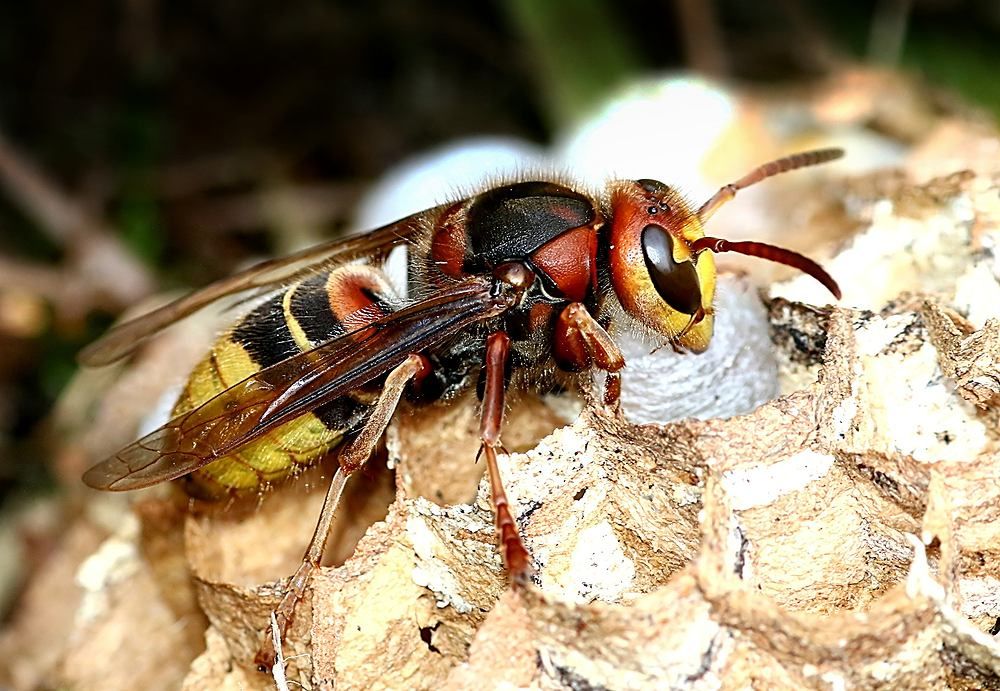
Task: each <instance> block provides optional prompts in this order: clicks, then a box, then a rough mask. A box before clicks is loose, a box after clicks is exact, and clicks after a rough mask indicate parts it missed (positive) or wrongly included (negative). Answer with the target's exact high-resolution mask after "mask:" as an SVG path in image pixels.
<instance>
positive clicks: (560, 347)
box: [554, 302, 625, 412]
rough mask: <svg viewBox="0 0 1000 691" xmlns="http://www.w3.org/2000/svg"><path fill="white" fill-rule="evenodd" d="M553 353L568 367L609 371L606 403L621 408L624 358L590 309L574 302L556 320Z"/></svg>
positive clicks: (605, 396) (580, 369)
mask: <svg viewBox="0 0 1000 691" xmlns="http://www.w3.org/2000/svg"><path fill="white" fill-rule="evenodd" d="M554 352H555V356H556V359H557V360H558V361H559V364H560V365H562V366H563V367H565V368H566V369H569V370H573V371H578V372H580V371H583V370H586V369H590V368H591V367H596V368H597V369H599V370H602V371H604V372H607V373H608V379H607V382H606V383H605V385H604V404H605V405H606V406H608V407H609V408H611V409H613V410H614V411H615V412H618V411H619V397H620V396H621V390H622V386H621V375H620V374H619V372H620V371H621V369H622V367H624V366H625V358H624V357H623V356H622V352H621V351H620V350H619V349H618V345H617V344H616V343H615V341H614V339H613V338H611V335H610V334H609V333H608V332H607V331H605V330H604V327H603V326H601V325H600V324H598V323H597V320H596V319H594V318H593V317H592V316H591V315H590V312H588V311H587V308H586V307H585V306H584V305H583V304H581V303H579V302H574V303H571V304H569V305H567V306H566V308H565V309H564V310H563V311H562V313H561V314H560V315H559V319H558V320H557V321H556V330H555V344H554Z"/></svg>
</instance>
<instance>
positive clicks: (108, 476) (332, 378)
mask: <svg viewBox="0 0 1000 691" xmlns="http://www.w3.org/2000/svg"><path fill="white" fill-rule="evenodd" d="M511 305H512V299H511V298H510V297H509V296H507V295H500V296H496V295H493V294H491V290H490V283H489V281H487V280H485V279H478V278H477V279H470V280H468V281H464V282H462V283H457V284H455V285H454V286H453V287H451V288H448V289H445V290H442V291H440V292H438V293H436V294H435V295H433V296H431V297H429V298H427V299H425V300H421V301H419V302H416V303H414V304H413V305H410V306H408V307H405V308H403V309H401V310H399V311H397V312H393V313H392V314H389V315H387V316H385V317H383V318H381V319H379V320H377V321H374V322H372V323H371V324H369V325H367V326H365V327H363V328H361V329H359V330H358V331H355V332H353V333H352V334H348V335H347V336H343V337H340V338H337V339H334V340H331V341H328V342H326V343H324V344H322V345H320V346H317V347H316V348H314V349H312V350H309V351H306V352H303V353H301V354H299V355H296V356H294V357H291V358H288V359H287V360H284V361H282V362H280V363H278V364H276V365H274V366H272V367H268V368H266V369H263V370H261V371H260V372H258V373H256V374H254V375H252V376H250V377H247V378H246V379H244V380H243V381H241V382H240V383H239V384H236V385H235V386H233V387H231V388H229V389H227V390H225V391H223V392H222V393H220V394H219V395H217V396H216V397H214V398H212V399H211V400H209V401H207V402H206V403H204V404H203V405H201V406H199V407H198V408H195V409H194V410H191V411H190V412H187V413H184V414H182V415H179V416H177V417H175V418H174V419H173V420H171V421H170V422H168V423H167V424H165V425H164V426H163V427H161V428H159V429H158V430H156V431H155V432H152V433H151V434H148V435H146V436H145V437H143V438H142V439H140V440H139V441H137V442H135V443H133V444H131V445H129V446H127V447H125V448H124V449H122V450H121V451H120V452H118V453H117V454H116V455H114V456H112V457H111V458H108V459H106V460H104V461H102V462H101V463H99V464H97V465H96V466H94V467H93V468H91V469H90V470H88V471H87V472H86V473H85V474H84V476H83V480H84V482H85V483H86V484H87V485H89V486H91V487H93V488H95V489H104V490H116V491H118V490H131V489H139V488H141V487H148V486H150V485H155V484H157V483H159V482H163V481H166V480H172V479H174V478H178V477H181V476H182V475H186V474H188V473H190V472H192V471H194V470H197V469H198V468H200V467H202V466H204V465H206V464H208V463H211V462H212V461H215V460H217V459H219V458H221V457H223V456H226V455H228V454H230V453H232V452H234V451H236V450H238V449H239V448H240V447H242V446H244V445H246V444H248V443H250V442H252V441H254V440H256V439H259V438H260V437H261V436H262V435H264V434H266V433H267V432H269V431H270V430H273V429H274V428H276V427H278V426H279V425H281V424H283V423H285V422H288V421H289V420H292V419H294V418H296V417H299V416H300V415H302V414H304V413H306V412H309V411H311V410H314V409H315V408H316V407H318V406H320V405H323V404H324V403H327V402H329V401H331V400H333V399H335V398H337V397H339V396H343V395H345V394H347V393H348V392H350V391H352V390H354V389H356V388H358V387H359V386H361V385H363V384H365V383H367V382H369V381H371V380H372V379H375V378H376V377H378V376H380V375H382V374H385V373H386V372H388V371H389V370H391V369H392V368H394V367H395V366H397V365H398V364H399V363H401V362H402V361H403V360H404V359H405V358H406V356H407V355H409V354H410V353H417V352H420V351H422V350H425V349H427V348H431V347H433V346H435V345H437V344H439V343H441V342H443V341H445V340H446V339H448V338H450V337H452V336H454V335H455V334H456V333H458V332H459V331H461V330H462V329H464V328H466V327H468V326H470V325H472V324H475V323H477V322H480V321H482V320H484V319H488V318H489V317H492V316H496V315H498V314H501V313H503V312H504V311H505V310H507V309H509V307H510V306H511Z"/></svg>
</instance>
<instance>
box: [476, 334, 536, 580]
mask: <svg viewBox="0 0 1000 691" xmlns="http://www.w3.org/2000/svg"><path fill="white" fill-rule="evenodd" d="M509 354H510V337H508V336H507V334H505V333H504V332H503V331H496V332H494V333H492V334H490V336H489V338H488V339H487V340H486V387H485V390H484V392H483V409H482V417H481V419H480V424H479V438H480V439H481V440H482V442H483V445H482V450H481V453H482V454H483V455H484V456H486V469H487V470H488V471H489V475H490V492H491V494H492V495H493V509H494V511H495V512H496V528H497V536H498V538H499V541H500V554H501V556H502V557H503V563H504V566H506V567H507V573H508V574H510V580H511V582H512V583H520V584H524V583H527V582H528V579H529V578H530V576H531V557H530V556H529V555H528V550H527V549H525V547H524V543H523V542H522V541H521V536H520V535H519V534H518V532H517V524H516V523H514V517H513V515H511V512H510V502H509V501H508V500H507V493H506V492H505V491H504V488H503V481H502V479H501V477H500V466H499V465H498V464H497V449H498V448H500V449H502V447H501V445H500V427H501V425H502V423H503V410H504V393H505V389H506V383H505V382H504V370H505V369H506V367H507V357H508V355H509Z"/></svg>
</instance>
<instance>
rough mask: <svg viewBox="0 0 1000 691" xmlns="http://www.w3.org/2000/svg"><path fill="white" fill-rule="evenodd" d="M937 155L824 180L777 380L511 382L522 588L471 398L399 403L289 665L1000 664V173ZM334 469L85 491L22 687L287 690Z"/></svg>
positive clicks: (788, 679)
mask: <svg viewBox="0 0 1000 691" xmlns="http://www.w3.org/2000/svg"><path fill="white" fill-rule="evenodd" d="M992 141H993V140H985V139H984V140H975V141H972V142H969V141H965V142H964V143H963V146H967V147H970V148H975V147H980V148H982V147H987V148H988V147H989V146H994V149H993V151H994V152H995V150H996V149H995V145H994V144H992V143H990V142H992ZM973 158H974V157H971V156H970V160H971V159H973ZM915 160H919V159H915ZM984 160H987V161H989V160H995V155H994V156H993V157H991V156H985V158H984ZM939 172H940V173H943V174H946V175H944V176H943V177H937V178H934V179H930V180H928V178H927V177H924V178H922V179H919V180H913V179H909V178H906V177H904V176H901V175H896V174H888V173H887V174H880V175H873V176H869V177H866V178H853V179H848V180H847V181H846V182H844V183H843V185H841V186H839V187H837V188H836V189H832V190H828V191H826V192H825V193H824V194H826V195H827V196H828V197H829V199H831V200H837V201H838V204H839V203H842V205H843V206H842V208H841V207H838V209H839V210H838V211H836V212H830V213H828V214H827V215H826V217H825V219H826V220H825V221H824V222H825V223H826V224H828V225H829V226H830V227H836V228H839V229H840V230H838V231H837V232H835V233H834V232H831V234H830V242H829V243H828V244H827V246H828V247H829V255H828V257H827V258H826V259H828V262H827V265H828V266H830V267H831V268H832V273H833V274H834V275H835V276H836V277H837V278H838V279H839V280H840V282H841V285H842V286H843V287H844V289H845V299H844V301H843V303H842V305H840V306H837V307H833V308H824V309H816V308H813V307H810V306H807V305H806V304H803V303H802V302H799V300H803V301H812V300H813V299H814V296H813V294H812V293H810V292H809V291H810V290H811V287H810V286H808V285H807V282H805V281H798V280H795V281H792V282H789V283H785V284H776V285H774V286H773V287H772V288H771V290H770V297H769V299H768V300H767V301H766V303H765V306H764V308H763V309H765V310H766V315H767V325H766V328H767V329H768V330H769V337H770V340H771V342H772V344H773V353H774V356H775V357H776V362H777V364H776V368H777V381H776V386H777V387H778V389H779V390H780V392H781V395H780V396H778V397H777V398H775V399H773V400H771V401H769V402H766V403H764V404H763V405H761V406H760V407H758V408H757V409H756V410H754V411H753V412H750V413H747V414H742V415H737V416H735V417H730V418H728V419H723V418H709V419H705V420H697V421H696V420H692V419H686V420H680V421H675V422H671V423H668V424H662V425H645V426H636V425H633V424H631V423H629V422H627V421H625V420H621V419H617V418H615V417H612V416H608V415H606V414H604V413H601V412H599V411H597V410H595V409H593V408H591V407H586V406H585V409H584V412H583V413H582V414H581V415H580V416H579V418H577V419H576V421H575V422H573V423H572V424H569V425H568V426H562V424H563V423H561V422H560V420H559V418H558V417H557V416H556V415H555V414H554V413H553V412H551V410H550V409H549V408H548V407H546V406H545V405H544V404H543V403H542V402H539V401H536V400H533V399H524V398H522V399H520V400H515V401H514V402H513V404H512V407H511V410H510V411H509V415H508V421H507V429H508V430H509V431H508V432H506V433H505V442H506V443H507V445H508V446H509V447H510V448H512V449H514V450H520V451H522V452H520V453H514V454H513V455H511V456H509V457H507V458H505V459H503V460H502V470H503V473H504V476H505V482H506V483H507V490H508V494H509V495H510V497H511V499H512V501H513V503H514V510H515V511H514V513H515V515H516V517H517V521H518V525H519V528H520V530H521V532H522V534H523V535H524V536H525V539H526V542H527V546H528V548H529V550H530V551H531V553H532V555H533V557H534V559H535V562H536V566H537V580H536V584H535V585H534V586H532V587H529V588H527V589H523V590H519V591H512V590H511V589H510V588H508V586H507V584H506V580H505V576H504V573H503V570H502V568H501V565H500V560H499V556H498V553H497V550H496V547H495V540H494V534H493V520H492V514H491V511H490V508H489V499H488V491H487V487H486V485H485V484H484V483H481V482H480V476H481V471H482V468H481V466H480V467H476V466H475V465H474V464H473V463H472V459H473V458H475V453H476V447H477V442H476V440H475V434H474V430H475V428H476V424H477V421H476V417H475V415H476V410H475V405H474V404H473V402H471V401H467V402H464V403H463V402H457V403H456V404H455V405H454V406H451V407H448V408H434V409H431V410H427V411H423V412H420V413H418V414H415V415H412V416H407V417H402V418H400V419H399V420H397V421H396V422H395V423H394V426H393V427H392V428H391V430H390V434H389V439H388V446H389V456H390V459H392V460H393V461H394V464H395V474H394V475H390V474H389V473H387V472H375V471H374V470H373V471H372V472H371V473H369V474H367V475H366V476H365V477H364V478H362V479H361V480H360V481H359V482H357V483H355V484H356V486H355V487H354V491H353V493H352V494H351V495H350V496H349V497H348V499H347V500H346V508H347V510H346V511H343V512H342V517H343V516H344V515H346V516H347V518H346V519H343V518H342V519H341V520H342V523H343V524H342V525H341V526H339V528H338V538H337V544H336V545H334V549H333V551H334V552H335V555H334V558H335V560H337V561H338V562H341V561H342V562H343V564H342V565H341V566H337V567H328V568H324V569H323V570H322V571H321V572H320V573H319V574H318V575H317V576H316V577H315V578H314V580H313V583H312V589H311V596H310V597H308V598H307V601H306V603H305V605H304V606H303V607H302V608H301V609H300V614H299V617H298V619H297V621H296V623H295V625H294V626H293V628H292V630H291V631H290V632H289V635H288V636H287V637H286V640H285V641H284V658H285V663H286V665H287V667H286V671H285V676H286V677H287V683H289V684H292V682H297V683H300V684H302V685H303V686H304V687H305V688H316V689H332V688H334V687H335V688H337V689H368V688H427V689H431V688H433V689H465V688H490V687H499V686H505V687H508V688H514V687H517V688H520V687H527V688H540V689H604V688H607V689H662V688H690V689H719V688H723V689H743V688H768V689H800V688H815V689H844V688H850V689H870V688H892V689H907V688H912V689H937V688H940V689H946V688H960V689H989V688H1000V638H997V637H996V633H997V630H998V629H1000V453H998V437H1000V260H998V258H997V257H998V254H997V252H998V247H1000V179H998V178H997V177H994V176H992V174H991V172H989V171H986V172H983V171H980V172H978V173H959V174H951V173H952V172H953V170H951V169H949V170H943V171H939ZM818 222H819V221H817V223H818ZM848 227H850V228H853V229H854V230H853V232H852V233H845V232H843V229H844V228H848ZM686 357H693V356H686ZM770 366H771V367H772V368H773V367H774V366H775V365H774V363H773V362H772V363H771V365H770ZM676 376H681V375H680V374H678V375H676ZM661 385H662V386H669V385H670V382H661ZM714 385H715V386H718V387H720V389H724V388H725V387H726V386H727V383H726V381H725V380H719V381H716V383H715V384H714ZM539 438H540V439H541V440H540V441H537V440H538V439H539ZM536 441H537V443H536ZM305 484H309V485H311V486H312V488H313V491H306V488H305V486H304V485H305ZM477 488H478V489H477ZM322 490H323V487H322V482H321V481H320V478H319V477H313V478H311V479H310V480H307V481H306V483H299V484H298V485H297V486H296V487H292V488H289V489H288V490H284V491H278V492H276V493H274V494H273V495H272V496H269V497H267V498H266V499H265V500H264V501H263V502H262V503H261V505H260V507H259V510H255V509H256V507H243V508H242V509H241V507H231V510H229V511H226V512H221V513H215V514H212V513H208V514H192V515H187V514H186V512H185V511H176V510H175V509H174V508H173V505H172V504H171V503H170V502H168V501H166V500H163V499H157V498H146V499H144V500H143V501H142V502H141V503H140V505H139V510H138V517H139V520H138V521H135V520H132V521H131V522H126V523H122V522H121V521H120V520H119V521H118V523H117V528H116V533H115V534H114V535H111V536H110V537H107V538H106V539H104V536H106V535H107V532H106V531H105V529H101V528H100V527H99V526H100V525H101V521H100V519H99V517H98V518H95V516H97V515H98V513H99V512H98V511H97V510H96V509H95V510H93V511H91V512H90V514H89V515H90V518H89V519H88V520H87V521H86V522H84V523H83V527H81V526H79V525H78V526H75V527H73V528H72V529H71V531H70V535H71V537H72V539H73V540H75V544H76V545H77V546H76V547H75V548H74V550H69V551H67V553H66V554H65V555H63V557H62V558H61V559H62V561H61V562H60V563H59V564H58V565H57V567H53V569H57V570H58V569H61V571H60V572H59V573H55V572H52V573H49V574H47V575H46V576H43V578H48V581H47V582H49V583H54V582H56V581H58V580H59V576H60V574H61V575H62V578H63V579H65V578H67V577H68V574H70V573H75V579H76V582H77V583H78V584H79V585H80V588H79V589H70V590H72V591H73V592H72V593H70V594H67V595H66V596H65V597H66V600H67V603H68V604H67V605H66V606H69V607H72V608H73V610H74V611H75V613H76V614H75V617H74V619H73V621H72V624H66V625H64V626H63V627H61V628H60V627H59V626H58V625H56V624H54V623H53V622H52V621H51V620H47V619H46V618H45V616H44V613H45V611H46V610H45V607H46V602H45V595H44V594H43V593H44V592H45V591H38V592H36V589H37V587H41V586H37V587H36V588H32V589H31V590H30V591H29V593H28V595H27V598H26V599H27V605H26V610H27V612H28V614H24V615H23V617H18V618H16V619H15V621H14V622H13V623H12V625H11V627H10V628H9V629H8V631H7V632H6V633H5V634H3V635H4V638H3V639H2V640H0V642H2V643H3V645H4V646H5V649H6V650H7V651H8V655H12V656H14V657H16V658H17V659H18V663H19V664H20V667H17V666H15V667H14V668H13V669H14V675H15V677H14V678H15V681H16V683H17V684H18V685H20V684H23V683H25V680H27V681H29V682H30V681H31V680H32V679H34V680H35V681H36V682H37V681H39V680H41V679H42V678H44V679H47V680H48V681H49V682H53V680H54V681H55V683H61V684H64V685H67V686H70V687H74V688H112V687H114V688H118V686H116V684H123V685H124V686H128V687H133V688H138V687H139V686H142V687H145V688H154V687H164V688H170V687H174V686H176V685H177V684H178V683H180V682H181V680H183V687H184V688H186V689H191V690H194V689H220V688H232V689H236V688H243V689H254V688H261V689H263V688H273V687H274V685H275V683H276V682H275V680H274V679H272V678H271V677H270V676H266V675H262V674H259V673H257V672H255V671H253V670H252V668H251V666H250V661H251V660H252V658H253V654H254V652H255V650H256V647H257V645H258V642H259V639H258V636H259V634H258V632H259V630H261V629H262V628H263V627H264V626H265V625H266V623H267V616H268V612H269V611H270V609H271V608H272V607H273V606H274V605H275V604H276V602H277V598H278V593H279V588H278V585H277V584H276V583H275V582H274V581H275V580H276V579H278V578H280V577H282V576H286V575H288V574H289V573H291V571H292V570H294V567H295V565H296V562H297V560H298V559H299V557H300V555H301V549H302V546H303V545H304V543H305V540H306V539H307V538H308V536H309V535H310V533H311V531H312V528H313V521H314V517H315V515H316V513H317V512H318V509H319V505H320V501H321V498H322V493H323V492H322ZM386 506H388V510H387V513H385V512H386V509H385V507H386ZM383 515H384V518H383ZM102 531H105V532H102ZM362 534H363V537H361V538H360V542H359V543H358V544H357V546H356V548H353V550H352V543H353V541H354V540H355V539H356V538H357V537H358V536H361V535H362ZM102 540H103V542H102ZM86 555H90V556H89V557H88V558H87V559H86V560H84V557H85V556H86ZM81 562H82V563H81ZM189 573H190V574H193V582H192V581H191V580H189V579H188V574H189ZM61 587H62V589H63V590H67V587H66V585H65V584H63V585H62V586H61ZM202 613H203V615H204V618H203V615H202ZM39 641H49V642H50V647H49V648H45V651H46V652H44V653H43V652H39V651H40V650H42V649H43V648H44V646H41V645H40V644H39V643H38V642H39ZM53 641H55V642H56V643H57V645H54V646H52V645H51V643H52V642H53ZM52 647H54V648H55V650H54V651H53V650H52ZM33 675H34V676H33ZM41 675H44V676H41ZM137 677H139V678H141V679H142V680H144V682H145V683H142V684H139V682H137V681H136V679H137ZM292 686H294V684H292Z"/></svg>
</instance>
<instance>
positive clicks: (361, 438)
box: [254, 355, 430, 672]
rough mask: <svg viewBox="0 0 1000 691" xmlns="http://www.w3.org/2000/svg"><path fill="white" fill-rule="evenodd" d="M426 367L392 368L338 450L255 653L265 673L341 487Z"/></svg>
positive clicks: (410, 362) (319, 551)
mask: <svg viewBox="0 0 1000 691" xmlns="http://www.w3.org/2000/svg"><path fill="white" fill-rule="evenodd" d="M429 368H430V365H429V364H428V362H427V358H425V357H424V356H423V355H410V356H409V357H407V358H406V360H404V361H403V362H402V363H401V364H400V365H399V366H397V367H396V369H394V370H392V371H391V372H390V373H389V375H388V376H387V377H386V380H385V386H384V387H383V388H382V392H381V393H380V394H379V397H378V400H377V401H376V402H375V406H374V408H373V409H372V412H371V414H370V415H369V416H368V420H367V421H366V422H365V426H364V427H363V428H362V429H361V431H360V432H359V433H358V434H357V436H356V437H355V438H354V439H353V440H352V441H351V442H350V444H348V445H347V446H346V447H344V448H343V449H342V450H341V452H340V454H339V458H338V460H339V461H340V467H339V468H337V472H336V473H334V476H333V480H331V481H330V486H329V488H327V491H326V497H325V498H324V499H323V508H322V510H321V511H320V515H319V521H318V522H317V523H316V529H315V530H314V531H313V536H312V539H311V540H310V541H309V546H308V547H307V548H306V552H305V554H304V555H303V557H302V563H301V564H299V568H298V569H296V570H295V574H294V575H292V578H291V580H290V581H289V582H288V585H287V586H285V589H284V593H283V594H282V597H281V601H280V602H279V603H278V606H277V607H276V608H275V610H274V617H275V621H276V622H277V628H278V635H277V636H275V635H273V633H272V631H271V627H268V629H267V631H265V633H264V639H263V641H262V643H261V646H260V649H259V650H258V651H257V656H256V657H255V658H254V662H255V664H256V665H257V668H258V669H259V670H260V671H262V672H267V671H269V670H270V669H271V668H272V667H273V666H274V662H275V659H276V657H277V651H276V649H275V646H274V639H275V638H279V639H280V638H283V637H284V636H285V634H286V633H287V632H288V627H289V626H291V624H292V621H293V620H294V619H295V609H296V608H297V607H298V605H299V603H300V602H301V601H302V598H303V597H304V596H305V593H306V588H307V587H308V585H309V578H310V576H312V572H313V571H315V570H316V569H317V568H318V567H319V565H320V564H321V563H322V561H323V551H324V549H325V548H326V543H327V540H328V539H329V537H330V527H331V526H332V525H333V516H334V514H335V512H336V510H337V505H338V504H339V503H340V496H341V494H343V492H344V486H345V485H346V484H347V478H348V477H349V476H350V475H351V474H353V473H354V471H356V470H357V469H358V468H360V467H361V466H363V465H364V464H365V463H366V462H367V461H368V458H369V457H370V456H371V454H372V451H374V449H375V445H376V444H378V440H379V439H380V438H381V437H382V434H383V433H384V432H385V428H386V426H387V425H388V424H389V420H391V419H392V414H393V412H395V410H396V406H398V405H399V399H400V397H401V396H402V395H403V390H404V389H405V388H406V385H407V384H408V383H409V382H410V381H411V380H413V379H420V378H422V377H424V376H426V375H427V373H428V371H429Z"/></svg>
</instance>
